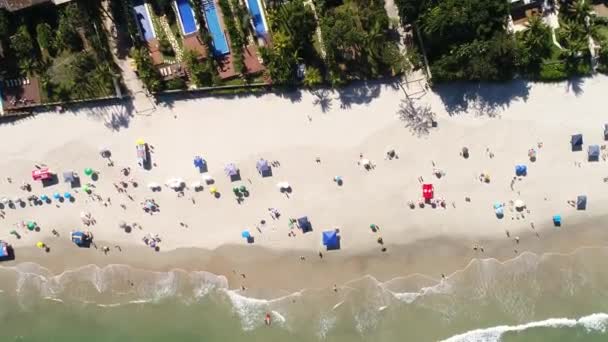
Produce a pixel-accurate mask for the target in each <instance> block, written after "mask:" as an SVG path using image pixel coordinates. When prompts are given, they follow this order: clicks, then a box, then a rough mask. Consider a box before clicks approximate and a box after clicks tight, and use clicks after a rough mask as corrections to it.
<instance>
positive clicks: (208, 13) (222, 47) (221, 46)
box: [203, 0, 230, 56]
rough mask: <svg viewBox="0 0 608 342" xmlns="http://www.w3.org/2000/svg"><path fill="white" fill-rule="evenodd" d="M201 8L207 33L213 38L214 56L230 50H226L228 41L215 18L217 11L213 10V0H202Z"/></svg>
mask: <svg viewBox="0 0 608 342" xmlns="http://www.w3.org/2000/svg"><path fill="white" fill-rule="evenodd" d="M203 10H204V11H205V18H207V26H208V27H209V33H211V38H212V39H213V54H214V55H215V56H222V55H225V54H227V53H228V52H230V50H228V42H227V41H226V36H225V35H224V30H222V27H221V26H220V21H219V19H218V18H217V11H216V10H215V4H214V3H213V0H203Z"/></svg>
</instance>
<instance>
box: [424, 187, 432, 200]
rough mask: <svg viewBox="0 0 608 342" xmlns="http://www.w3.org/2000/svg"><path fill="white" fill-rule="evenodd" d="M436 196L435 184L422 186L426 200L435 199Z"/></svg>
mask: <svg viewBox="0 0 608 342" xmlns="http://www.w3.org/2000/svg"><path fill="white" fill-rule="evenodd" d="M434 194H435V189H434V188H433V184H422V197H424V199H425V200H430V199H433V195H434Z"/></svg>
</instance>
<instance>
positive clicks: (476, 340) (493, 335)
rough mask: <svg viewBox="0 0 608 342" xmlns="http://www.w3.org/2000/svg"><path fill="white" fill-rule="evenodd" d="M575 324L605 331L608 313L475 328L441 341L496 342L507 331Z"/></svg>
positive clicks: (567, 326) (588, 329) (590, 329)
mask: <svg viewBox="0 0 608 342" xmlns="http://www.w3.org/2000/svg"><path fill="white" fill-rule="evenodd" d="M577 326H580V327H584V328H585V329H587V331H599V332H606V328H607V326H608V314H606V313H595V314H592V315H589V316H584V317H581V318H579V319H571V318H549V319H545V320H542V321H536V322H530V323H526V324H519V325H500V326H496V327H491V328H486V329H476V330H471V331H467V332H465V333H463V334H459V335H455V336H452V337H450V338H447V339H445V340H443V341H442V342H498V341H500V338H501V336H502V335H503V334H504V333H507V332H519V331H524V330H527V329H533V328H574V327H577Z"/></svg>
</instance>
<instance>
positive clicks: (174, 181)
mask: <svg viewBox="0 0 608 342" xmlns="http://www.w3.org/2000/svg"><path fill="white" fill-rule="evenodd" d="M165 184H166V185H167V186H168V187H170V188H171V189H174V190H177V189H181V188H182V187H183V186H184V180H183V179H181V178H170V179H168V180H167V182H166V183H165Z"/></svg>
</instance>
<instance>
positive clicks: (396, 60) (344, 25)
mask: <svg viewBox="0 0 608 342" xmlns="http://www.w3.org/2000/svg"><path fill="white" fill-rule="evenodd" d="M319 4H320V6H319V7H318V8H319V11H320V13H319V14H320V25H321V32H322V35H323V44H324V49H325V52H326V58H325V61H326V67H327V69H328V72H329V81H330V83H331V84H333V85H339V84H343V83H344V82H346V81H348V80H350V79H363V78H376V77H380V76H384V75H389V74H397V73H401V72H403V71H404V66H405V59H404V56H403V55H402V54H401V53H400V52H399V49H398V47H397V44H396V42H395V41H394V40H391V39H390V36H391V35H390V34H389V33H390V26H389V24H390V22H389V19H388V16H387V14H386V10H385V9H384V2H382V1H374V0H345V1H344V2H343V3H341V4H339V5H337V6H334V5H335V3H333V2H329V1H325V2H321V3H319Z"/></svg>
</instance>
